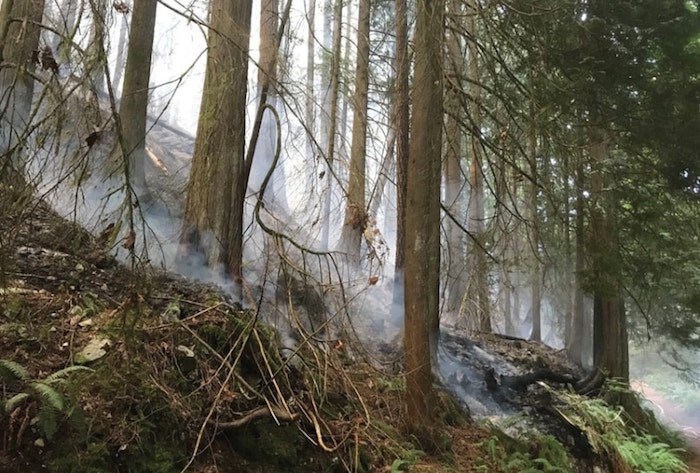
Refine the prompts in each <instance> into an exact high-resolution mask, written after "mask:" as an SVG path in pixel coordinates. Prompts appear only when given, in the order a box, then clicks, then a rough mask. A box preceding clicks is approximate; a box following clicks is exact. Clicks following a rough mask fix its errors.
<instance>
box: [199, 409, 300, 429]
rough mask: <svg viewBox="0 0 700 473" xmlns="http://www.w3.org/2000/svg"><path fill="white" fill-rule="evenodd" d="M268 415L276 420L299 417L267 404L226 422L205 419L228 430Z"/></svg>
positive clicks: (289, 420)
mask: <svg viewBox="0 0 700 473" xmlns="http://www.w3.org/2000/svg"><path fill="white" fill-rule="evenodd" d="M268 415H270V416H272V417H274V418H275V419H277V420H282V421H285V422H294V421H296V420H297V419H298V418H299V414H297V413H293V414H292V413H290V412H287V411H286V410H284V409H282V408H281V407H277V406H269V407H258V408H257V409H253V410H252V411H250V412H249V413H248V414H246V415H244V416H243V417H241V418H240V419H236V420H232V421H228V422H217V421H215V420H212V419H207V423H208V424H210V425H213V426H215V427H217V428H219V429H224V430H230V429H237V428H239V427H243V426H244V425H248V424H250V423H251V422H253V421H254V420H257V419H260V418H262V417H267V416H268Z"/></svg>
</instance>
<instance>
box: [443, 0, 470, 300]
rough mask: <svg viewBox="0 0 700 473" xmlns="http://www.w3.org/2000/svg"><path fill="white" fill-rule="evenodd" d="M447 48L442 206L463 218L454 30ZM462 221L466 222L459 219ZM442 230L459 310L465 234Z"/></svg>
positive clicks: (450, 293) (450, 291)
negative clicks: (443, 192) (443, 203)
mask: <svg viewBox="0 0 700 473" xmlns="http://www.w3.org/2000/svg"><path fill="white" fill-rule="evenodd" d="M449 9H450V12H451V16H452V17H453V18H455V19H456V18H458V17H459V6H458V3H457V2H456V1H451V2H450V5H449ZM446 43H447V48H446V52H445V54H446V59H447V64H446V74H447V77H448V83H447V85H446V88H445V115H446V117H445V122H446V123H445V166H444V168H443V173H444V181H445V205H446V207H447V208H448V209H449V210H450V212H451V213H452V215H453V216H455V217H456V218H457V219H462V218H463V215H464V214H465V213H466V209H464V205H463V202H462V201H463V191H464V189H465V187H466V186H465V184H466V179H465V176H464V171H463V170H462V165H461V154H462V146H463V133H462V125H461V122H462V121H463V113H462V111H463V107H462V106H461V102H460V95H461V93H462V81H461V78H462V70H463V69H464V55H463V53H462V48H461V47H460V44H459V39H458V38H457V35H456V34H455V33H454V32H450V33H448V34H447V39H446ZM461 223H465V222H464V221H462V222H461ZM445 233H446V237H447V256H448V260H447V277H446V278H447V283H446V286H447V305H446V307H445V309H446V310H447V311H448V312H453V313H456V312H459V310H460V308H461V305H462V299H463V298H464V292H465V290H466V287H467V281H466V272H467V268H466V263H467V261H466V253H465V251H464V248H465V246H466V241H465V235H464V232H463V231H462V229H461V228H459V226H458V225H456V224H455V223H454V222H453V221H452V220H451V219H449V218H448V219H446V221H445Z"/></svg>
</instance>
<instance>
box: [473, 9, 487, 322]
mask: <svg viewBox="0 0 700 473" xmlns="http://www.w3.org/2000/svg"><path fill="white" fill-rule="evenodd" d="M468 5H469V11H468V13H467V15H468V17H467V31H468V36H469V39H468V43H467V46H468V48H469V78H470V84H471V86H470V88H471V91H470V93H471V96H472V97H473V98H474V103H473V109H472V113H471V120H472V124H473V125H472V126H473V127H474V128H473V131H472V136H471V152H472V160H471V163H470V166H469V180H470V184H471V188H470V192H469V220H468V229H469V231H470V232H471V233H472V235H474V237H475V238H476V239H477V241H478V242H479V244H478V245H477V244H473V243H472V244H471V245H470V247H469V253H470V255H469V261H470V265H469V266H470V268H471V271H472V275H471V279H472V283H471V284H469V286H470V288H471V289H472V292H471V297H469V299H470V300H471V301H473V302H476V304H475V305H476V310H475V311H473V312H475V313H473V314H472V316H471V317H470V319H472V320H476V321H477V326H478V327H479V330H481V331H482V332H491V314H490V301H489V286H488V264H487V262H486V254H485V252H484V243H485V241H484V237H485V234H484V185H483V175H482V169H481V166H482V158H481V137H480V134H481V131H480V130H481V109H480V107H481V86H480V85H479V80H480V76H479V57H478V48H477V44H476V37H477V31H476V18H477V16H478V14H479V5H478V2H477V1H476V0H469V3H468ZM471 305H472V306H474V304H471Z"/></svg>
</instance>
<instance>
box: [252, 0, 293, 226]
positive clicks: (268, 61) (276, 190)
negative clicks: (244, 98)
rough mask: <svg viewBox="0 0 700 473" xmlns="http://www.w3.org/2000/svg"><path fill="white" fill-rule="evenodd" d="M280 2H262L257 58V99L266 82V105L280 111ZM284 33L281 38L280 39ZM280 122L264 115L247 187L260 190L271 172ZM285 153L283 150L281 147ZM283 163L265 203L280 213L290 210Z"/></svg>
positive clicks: (275, 0) (281, 105)
mask: <svg viewBox="0 0 700 473" xmlns="http://www.w3.org/2000/svg"><path fill="white" fill-rule="evenodd" d="M278 23H279V2H278V0H263V1H262V3H261V5H260V58H259V61H258V82H257V89H258V90H257V96H258V102H259V101H260V100H262V99H263V97H262V93H263V88H264V87H265V85H266V84H267V97H266V101H267V104H268V105H270V106H271V107H273V108H275V109H276V110H277V111H278V112H279V113H280V114H281V113H282V112H283V110H282V109H283V108H284V104H283V103H281V101H280V100H279V95H278V91H277V82H278V75H279V71H278V64H279V63H280V61H278V59H279V51H280V44H281V43H280V44H278V34H282V32H279V31H278ZM283 37H284V36H281V37H279V39H280V41H281V39H282V38H283ZM277 132H278V130H277V125H276V123H275V121H274V119H273V117H272V115H271V114H269V113H266V114H264V115H263V117H262V123H261V126H260V132H259V136H258V139H257V142H256V146H255V154H254V158H253V163H254V171H253V172H251V175H250V179H249V182H248V186H249V187H250V188H251V189H253V190H256V191H257V190H258V189H259V187H260V185H261V184H262V181H263V180H264V178H265V175H266V174H267V173H268V171H269V169H270V166H272V162H273V159H274V155H275V146H276V143H277ZM280 151H281V152H283V151H282V150H280ZM279 168H280V163H279V162H278V164H277V169H275V170H273V174H272V182H271V183H269V184H268V186H267V190H266V192H265V203H266V205H267V206H268V208H270V209H272V208H274V209H275V211H277V212H280V213H286V212H287V197H286V191H285V187H284V182H283V181H284V175H283V172H282V171H281V169H279Z"/></svg>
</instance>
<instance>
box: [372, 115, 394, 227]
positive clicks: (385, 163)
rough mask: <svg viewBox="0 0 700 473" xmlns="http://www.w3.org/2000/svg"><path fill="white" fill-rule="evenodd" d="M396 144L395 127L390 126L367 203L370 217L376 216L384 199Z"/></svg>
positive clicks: (391, 172) (391, 171) (391, 170)
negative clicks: (375, 179) (384, 149)
mask: <svg viewBox="0 0 700 473" xmlns="http://www.w3.org/2000/svg"><path fill="white" fill-rule="evenodd" d="M395 145H396V127H395V126H391V128H390V129H389V136H388V138H387V140H386V151H385V153H384V158H382V165H381V166H380V168H379V176H377V184H376V185H375V187H374V192H373V193H372V197H371V199H370V203H369V210H368V211H367V213H368V215H369V216H370V217H374V218H376V217H377V214H378V213H379V206H380V205H382V202H383V201H384V194H385V193H386V183H387V181H388V180H389V176H390V175H392V174H393V169H392V168H393V167H394V166H393V164H394V157H395V156H394V148H395Z"/></svg>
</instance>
